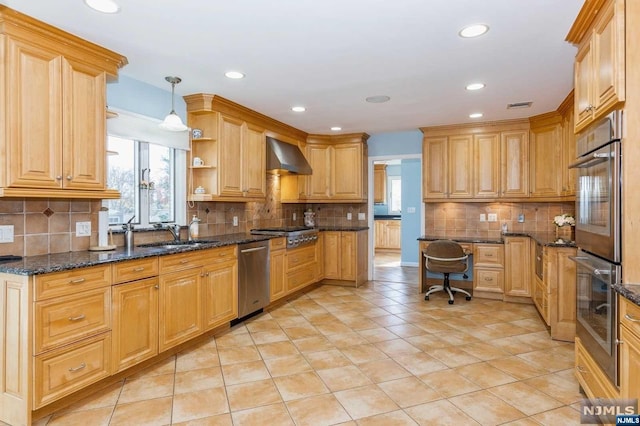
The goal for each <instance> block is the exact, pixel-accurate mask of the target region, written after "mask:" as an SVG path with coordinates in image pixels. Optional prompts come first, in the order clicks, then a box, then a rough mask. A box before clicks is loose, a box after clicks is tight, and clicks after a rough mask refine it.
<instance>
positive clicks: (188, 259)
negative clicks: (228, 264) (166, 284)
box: [159, 250, 208, 274]
mask: <svg viewBox="0 0 640 426" xmlns="http://www.w3.org/2000/svg"><path fill="white" fill-rule="evenodd" d="M207 251H208V250H202V251H195V252H189V253H178V254H171V255H168V256H160V258H159V262H160V272H161V273H165V274H166V273H167V272H176V271H182V270H185V269H190V268H200V267H202V266H204V264H205V263H207V258H206V256H205V253H206V252H207Z"/></svg>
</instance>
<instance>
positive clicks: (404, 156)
mask: <svg viewBox="0 0 640 426" xmlns="http://www.w3.org/2000/svg"><path fill="white" fill-rule="evenodd" d="M396 159H400V160H411V159H419V160H420V164H421V165H422V153H418V154H395V155H394V154H391V155H379V156H376V157H368V166H369V171H368V175H369V176H368V180H369V188H368V190H369V194H370V196H369V200H368V201H367V211H368V216H369V219H368V220H367V225H368V226H369V250H368V256H369V262H368V263H369V268H368V269H369V270H368V272H367V276H368V279H369V280H372V279H373V261H374V254H375V249H374V244H375V241H374V229H375V223H374V220H373V163H374V162H375V161H383V160H396ZM420 199H422V183H420ZM424 208H425V207H424V202H421V203H420V235H424V229H425V228H424V214H425V213H424ZM416 238H418V236H417V237H416ZM407 263H410V262H407ZM401 266H405V265H402V264H401ZM406 266H413V265H408V264H407V265H406ZM415 266H418V265H415Z"/></svg>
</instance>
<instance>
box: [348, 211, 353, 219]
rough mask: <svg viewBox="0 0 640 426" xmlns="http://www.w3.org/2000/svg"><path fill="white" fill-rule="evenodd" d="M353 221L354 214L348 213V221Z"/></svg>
mask: <svg viewBox="0 0 640 426" xmlns="http://www.w3.org/2000/svg"><path fill="white" fill-rule="evenodd" d="M351 219H353V214H351V212H349V213H347V220H351Z"/></svg>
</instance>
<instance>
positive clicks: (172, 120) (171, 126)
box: [160, 76, 189, 132]
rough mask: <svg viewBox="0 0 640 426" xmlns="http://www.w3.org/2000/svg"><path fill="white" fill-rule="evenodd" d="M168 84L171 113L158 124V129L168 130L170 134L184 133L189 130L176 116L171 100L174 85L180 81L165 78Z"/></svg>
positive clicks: (178, 79) (176, 78) (179, 79)
mask: <svg viewBox="0 0 640 426" xmlns="http://www.w3.org/2000/svg"><path fill="white" fill-rule="evenodd" d="M164 79H165V80H167V81H168V82H169V83H171V112H170V113H169V115H167V116H166V117H165V118H164V121H163V122H162V123H160V128H161V129H164V130H168V131H170V132H184V131H186V130H188V129H189V128H188V127H187V126H185V125H184V123H183V122H182V120H181V119H180V117H179V116H178V114H176V111H175V109H174V105H173V98H174V91H175V87H176V84H178V83H180V82H181V81H182V79H181V78H180V77H171V76H169V77H165V78H164Z"/></svg>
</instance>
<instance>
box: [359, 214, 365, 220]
mask: <svg viewBox="0 0 640 426" xmlns="http://www.w3.org/2000/svg"><path fill="white" fill-rule="evenodd" d="M358 220H367V215H366V213H358Z"/></svg>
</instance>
